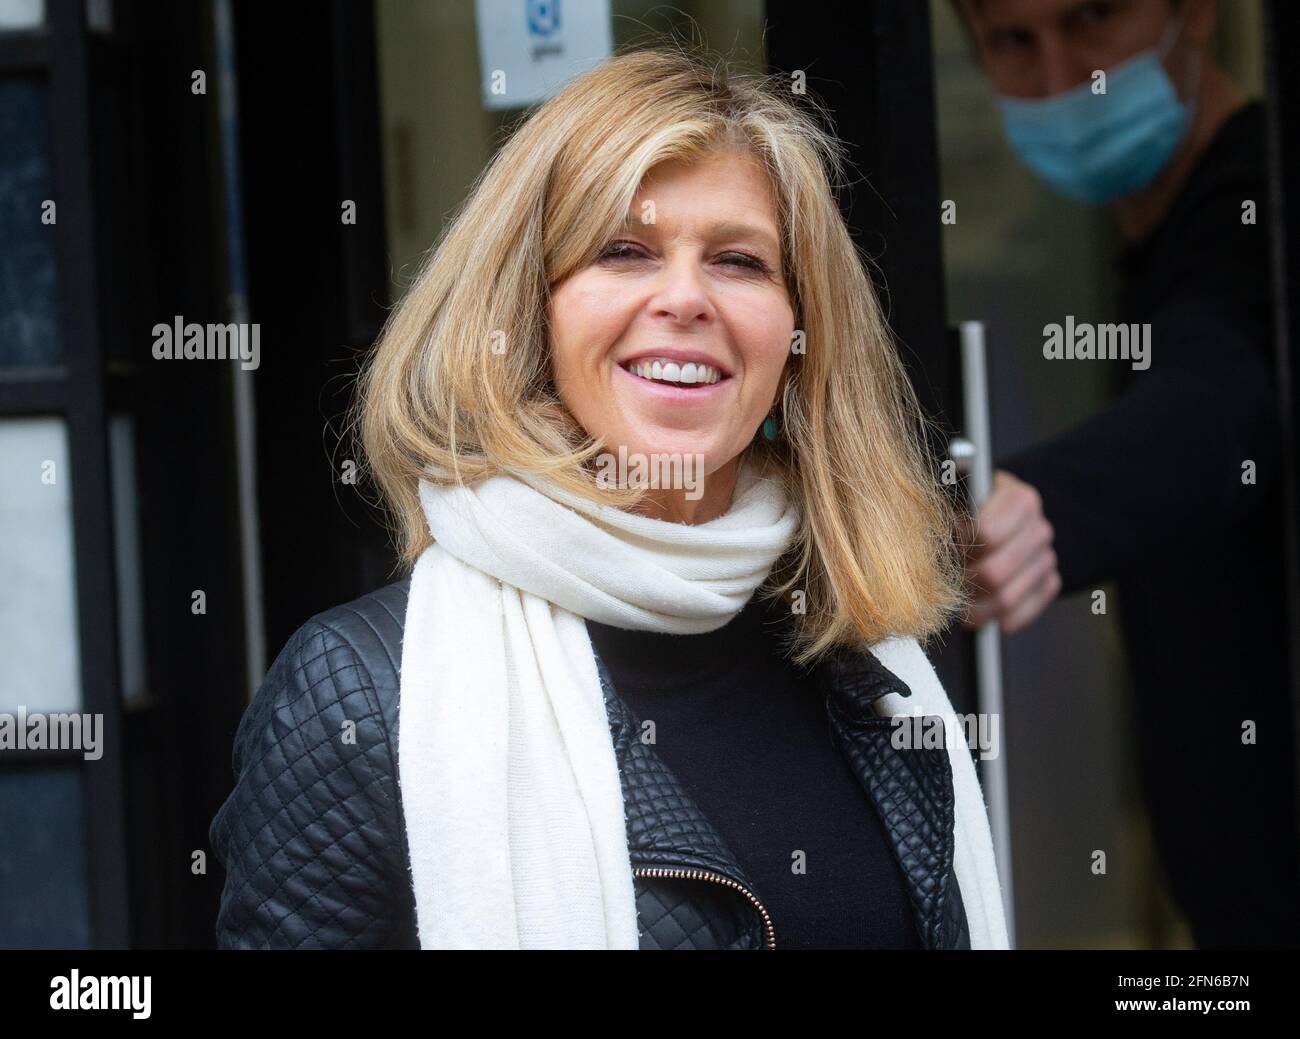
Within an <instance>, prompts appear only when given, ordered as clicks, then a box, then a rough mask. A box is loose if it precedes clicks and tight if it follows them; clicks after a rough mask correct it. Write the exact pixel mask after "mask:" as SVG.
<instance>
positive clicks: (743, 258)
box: [600, 242, 770, 274]
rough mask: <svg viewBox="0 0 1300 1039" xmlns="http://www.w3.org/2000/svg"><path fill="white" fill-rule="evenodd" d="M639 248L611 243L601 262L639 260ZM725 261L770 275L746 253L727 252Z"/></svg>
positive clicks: (626, 244) (756, 260)
mask: <svg viewBox="0 0 1300 1039" xmlns="http://www.w3.org/2000/svg"><path fill="white" fill-rule="evenodd" d="M640 248H641V247H640V246H638V245H634V244H633V243H631V242H611V243H610V244H609V245H607V246H605V248H604V249H603V250H602V251H601V254H600V258H601V259H602V260H636V259H640V258H641V254H640ZM722 256H723V258H724V259H725V261H726V262H727V263H729V264H731V265H732V266H737V267H745V268H748V269H749V270H753V271H758V272H760V273H763V274H767V273H770V271H769V268H768V266H767V264H766V263H764V262H763V261H762V260H760V259H759V258H758V257H757V256H750V255H749V254H748V253H737V252H727V253H723V254H722Z"/></svg>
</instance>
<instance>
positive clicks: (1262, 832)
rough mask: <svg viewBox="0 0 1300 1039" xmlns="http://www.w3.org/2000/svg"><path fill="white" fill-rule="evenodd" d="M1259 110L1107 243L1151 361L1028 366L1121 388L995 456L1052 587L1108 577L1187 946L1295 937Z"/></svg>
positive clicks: (1129, 318) (1128, 317) (1241, 118)
mask: <svg viewBox="0 0 1300 1039" xmlns="http://www.w3.org/2000/svg"><path fill="white" fill-rule="evenodd" d="M1265 114H1266V113H1265V110H1264V107H1263V105H1262V104H1261V103H1260V102H1252V103H1250V104H1248V105H1246V106H1245V107H1243V108H1241V109H1239V110H1237V111H1236V112H1235V113H1233V115H1232V116H1230V117H1229V119H1228V120H1227V121H1226V122H1225V123H1224V125H1223V126H1222V127H1221V128H1220V130H1219V132H1218V133H1217V135H1216V136H1215V138H1214V140H1213V141H1212V142H1211V143H1210V145H1209V146H1208V147H1207V149H1206V151H1205V152H1204V153H1203V154H1202V155H1201V157H1200V158H1199V160H1198V162H1197V164H1196V166H1195V167H1194V169H1193V170H1192V172H1191V173H1190V175H1189V177H1188V180H1187V182H1186V183H1185V185H1184V187H1183V190H1182V192H1181V193H1180V195H1179V197H1178V198H1177V200H1176V201H1175V202H1174V204H1173V205H1172V206H1171V208H1170V209H1169V211H1168V212H1167V213H1166V214H1165V216H1164V217H1163V219H1162V220H1161V221H1160V223H1159V224H1158V226H1156V227H1155V228H1154V229H1153V230H1152V231H1151V232H1150V233H1149V234H1148V235H1147V236H1146V237H1144V238H1143V239H1141V240H1139V241H1136V242H1133V243H1130V244H1129V245H1127V246H1126V247H1125V248H1124V249H1123V251H1122V252H1121V254H1120V256H1119V258H1118V261H1117V269H1118V273H1119V276H1120V295H1119V300H1118V303H1119V308H1118V309H1119V313H1118V314H1117V315H1116V317H1117V320H1118V321H1120V322H1125V323H1129V322H1133V323H1144V322H1149V323H1150V326H1151V352H1150V367H1149V368H1148V369H1147V370H1140V371H1138V370H1132V368H1131V367H1130V364H1129V362H1127V361H1123V360H1113V361H1084V360H1057V361H1052V362H1049V361H1047V360H1038V361H1037V363H1044V364H1045V363H1057V364H1098V363H1110V364H1116V365H1121V366H1122V368H1123V370H1124V373H1125V375H1124V378H1125V382H1126V384H1127V385H1126V387H1125V389H1124V392H1123V393H1122V395H1121V396H1120V397H1119V398H1118V400H1116V401H1115V403H1114V404H1112V405H1111V406H1110V407H1108V408H1107V409H1105V410H1104V411H1102V412H1101V413H1099V414H1097V415H1095V416H1093V417H1092V418H1090V419H1089V420H1087V421H1085V422H1084V423H1082V424H1081V425H1079V426H1077V427H1076V428H1074V429H1072V430H1071V431H1069V432H1068V433H1066V434H1065V435H1063V436H1061V437H1058V438H1056V439H1054V440H1052V441H1050V442H1048V443H1045V444H1042V445H1040V446H1037V447H1035V448H1033V449H1031V450H1029V451H1026V452H1023V453H1021V454H1018V455H1016V456H1015V457H1012V458H1008V459H1005V460H1003V461H1002V462H1001V463H1000V465H999V467H1000V468H1002V469H1005V470H1007V471H1009V472H1011V473H1013V474H1014V475H1016V476H1018V477H1019V478H1020V479H1022V480H1024V481H1026V482H1027V483H1030V484H1032V485H1033V486H1034V487H1035V488H1037V489H1038V491H1039V493H1040V494H1041V495H1042V499H1043V509H1044V513H1045V514H1046V516H1047V519H1048V520H1049V521H1050V522H1051V523H1052V525H1053V527H1054V528H1055V532H1056V533H1055V549H1056V553H1057V558H1058V561H1059V567H1060V571H1061V576H1062V581H1063V585H1064V589H1065V591H1066V592H1071V591H1078V590H1086V589H1092V588H1095V587H1096V586H1097V585H1098V584H1100V583H1101V582H1103V581H1108V580H1111V579H1116V580H1117V581H1118V583H1119V598H1120V604H1119V605H1120V609H1119V615H1120V619H1121V623H1122V630H1123V633H1124V638H1125V643H1126V648H1127V652H1128V657H1129V663H1130V668H1131V670H1132V673H1133V678H1134V687H1135V704H1134V708H1135V712H1136V721H1137V726H1138V738H1139V743H1140V757H1141V769H1142V777H1143V782H1144V787H1145V790H1146V793H1147V797H1148V802H1149V805H1150V808H1151V814H1152V823H1153V828H1154V830H1155V836H1156V841H1157V845H1158V847H1159V849H1160V852H1161V857H1162V859H1163V861H1164V866H1165V869H1166V871H1167V873H1168V875H1169V878H1170V882H1171V886H1172V887H1173V889H1174V893H1175V896H1176V897H1177V898H1178V900H1179V902H1180V904H1181V905H1182V908H1183V909H1184V910H1185V911H1186V912H1187V914H1188V916H1189V918H1190V920H1191V922H1192V925H1193V929H1194V930H1195V932H1196V935H1197V939H1198V943H1200V944H1202V945H1248V944H1257V943H1258V944H1272V943H1279V942H1280V943H1282V944H1291V945H1294V944H1295V943H1296V941H1297V940H1300V933H1297V928H1298V927H1300V912H1298V910H1297V894H1296V889H1297V886H1298V881H1297V868H1296V848H1295V844H1296V809H1295V800H1294V797H1295V785H1294V771H1293V768H1294V764H1293V751H1292V745H1293V740H1292V731H1293V730H1292V725H1293V722H1292V716H1291V704H1290V689H1289V678H1288V669H1287V652H1288V648H1287V635H1286V627H1285V613H1286V600H1285V590H1284V584H1283V557H1282V551H1283V518H1282V507H1281V485H1282V473H1281V457H1280V451H1279V441H1280V436H1281V433H1280V426H1279V419H1278V406H1277V403H1276V388H1275V387H1276V377H1275V375H1274V361H1273V350H1274V346H1273V328H1274V326H1273V300H1272V292H1271V280H1270V279H1271V274H1270V262H1269V257H1270V251H1269V233H1270V232H1269V227H1270V223H1271V222H1274V220H1275V217H1274V215H1273V214H1272V213H1271V206H1270V202H1269V188H1268V180H1267V167H1266V159H1265V147H1266V120H1265ZM1252 206H1253V209H1254V220H1253V222H1251V221H1249V220H1248V219H1243V217H1244V215H1248V214H1249V213H1250V209H1251V207H1252ZM1249 463H1253V469H1254V481H1255V482H1253V483H1250V482H1246V481H1244V480H1243V473H1244V472H1246V471H1247V470H1248V469H1249ZM1244 467H1245V468H1244ZM1247 723H1253V724H1254V725H1255V731H1256V733H1257V742H1256V743H1253V744H1252V743H1249V742H1243V739H1242V733H1243V726H1245V725H1247Z"/></svg>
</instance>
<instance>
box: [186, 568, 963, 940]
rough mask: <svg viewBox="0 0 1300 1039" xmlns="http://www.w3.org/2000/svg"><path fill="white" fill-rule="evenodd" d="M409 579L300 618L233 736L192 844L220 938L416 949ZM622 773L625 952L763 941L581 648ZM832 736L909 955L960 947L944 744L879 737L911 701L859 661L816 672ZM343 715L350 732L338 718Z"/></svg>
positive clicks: (688, 811)
mask: <svg viewBox="0 0 1300 1039" xmlns="http://www.w3.org/2000/svg"><path fill="white" fill-rule="evenodd" d="M409 588H410V581H409V578H408V579H407V580H405V581H399V582H397V583H394V584H390V585H388V586H387V587H385V588H381V589H379V590H378V591H376V592H372V593H370V594H369V595H365V596H362V597H361V598H360V599H357V600H355V601H354V602H351V603H348V604H346V605H343V606H338V607H335V608H334V609H331V610H327V611H325V612H324V613H321V614H318V615H317V616H316V617H313V618H312V619H311V620H309V621H308V622H307V623H306V624H304V625H303V626H302V627H301V628H299V629H298V631H297V632H295V633H294V635H293V636H292V637H291V638H290V639H289V641H288V643H286V644H285V647H284V649H283V650H281V652H280V655H279V656H278V657H277V658H276V660H275V663H274V664H273V665H272V667H271V670H270V671H269V672H268V674H267V676H266V679H265V681H264V682H263V684H262V686H261V688H260V689H259V690H258V692H257V695H256V696H255V697H254V699H253V702H252V703H251V704H250V705H249V707H248V709H247V711H246V712H245V713H244V717H243V719H242V720H241V722H240V724H239V729H238V731H237V732H236V734H235V746H234V769H235V776H236V783H235V788H234V790H233V791H232V792H231V794H230V796H229V797H227V798H226V801H225V803H224V804H222V806H221V808H220V810H219V811H218V812H217V815H216V817H215V818H214V819H213V821H212V825H211V828H210V832H209V839H210V841H211V844H212V848H213V851H214V852H215V854H216V857H217V858H218V859H219V860H220V861H221V863H222V865H223V866H224V867H225V870H226V880H225V887H224V889H223V891H222V895H221V908H220V911H219V914H218V917H217V928H216V931H217V945H218V946H219V947H222V948H418V947H419V940H418V938H417V933H416V923H415V899H414V894H413V890H412V887H411V879H410V860H409V858H408V851H407V846H406V833H405V828H404V825H403V818H402V802H401V792H400V790H399V789H398V778H397V767H396V752H397V720H398V664H399V663H400V660H401V640H402V623H403V619H404V617H405V615H406V599H407V594H408V591H409ZM596 662H597V668H598V671H599V674H600V679H601V683H602V686H603V688H604V693H605V707H606V711H607V713H608V716H609V724H610V733H611V735H612V737H613V741H614V749H615V753H616V757H617V761H618V766H619V775H620V779H621V782H622V789H623V801H624V807H625V809H626V815H627V838H628V849H629V852H630V858H631V862H632V867H633V874H634V877H633V884H634V888H635V891H636V908H637V917H638V925H639V928H640V931H641V942H640V946H641V948H642V949H764V948H768V949H770V948H776V947H779V941H780V937H779V935H780V931H779V928H780V921H779V920H776V921H774V920H772V919H771V918H770V916H769V914H768V912H767V910H766V909H765V908H764V907H763V904H762V901H761V899H760V894H759V892H757V891H755V889H754V885H753V884H752V883H751V882H750V881H749V879H748V878H747V877H746V876H745V872H744V870H743V869H741V867H740V864H739V863H738V862H737V861H736V860H735V858H734V857H733V856H732V854H731V852H730V851H729V850H728V848H727V846H726V844H725V843H724V842H723V840H722V838H721V836H720V835H719V834H718V833H717V831H716V830H715V829H714V828H713V827H712V826H711V825H710V823H709V820H708V819H707V818H705V816H704V815H703V813H702V812H701V811H700V809H699V808H698V807H697V806H696V805H695V803H694V801H693V800H692V799H691V797H690V795H689V794H688V793H687V791H686V790H685V789H684V788H683V787H682V786H681V784H680V783H678V781H677V779H676V778H675V777H674V776H673V774H672V772H670V771H669V770H668V768H667V766H666V765H665V764H664V763H663V761H662V760H660V758H659V757H658V756H657V755H656V754H655V751H654V749H653V747H651V746H648V745H646V744H644V743H642V742H641V741H640V740H639V739H638V738H637V736H636V733H637V732H639V731H640V726H639V721H638V719H636V718H635V717H634V716H633V715H632V713H631V711H630V709H629V708H628V707H627V705H626V704H624V703H623V701H622V700H621V699H620V698H619V696H618V695H617V693H616V692H615V690H614V687H613V683H612V681H611V680H610V677H609V672H608V670H607V669H606V668H605V666H604V664H603V662H602V661H601V660H600V658H599V655H597V661H596ZM818 682H819V683H820V685H821V687H822V689H823V690H824V691H825V693H826V698H827V711H828V714H829V718H830V724H831V728H832V731H833V732H834V734H835V738H836V743H837V745H838V746H839V748H840V750H841V751H842V752H843V753H844V754H845V755H846V757H847V760H848V761H849V762H850V764H851V765H852V768H853V772H854V774H855V775H857V777H858V778H859V780H860V781H861V782H862V785H863V788H864V789H865V790H866V791H867V792H868V794H869V795H870V797H871V800H872V802H873V803H874V805H875V807H876V809H877V811H878V812H879V813H880V818H881V819H882V820H883V822H884V824H885V829H886V831H887V832H888V833H889V837H890V841H891V843H892V845H893V851H894V854H895V856H896V857H897V859H898V862H899V863H900V865H901V866H902V869H903V873H904V876H905V877H906V881H907V892H908V896H909V898H910V899H911V902H912V908H913V912H914V914H915V920H916V927H917V933H918V935H919V936H920V939H921V942H922V944H923V945H924V946H925V947H926V948H944V949H948V948H969V947H970V935H969V931H968V928H967V923H966V913H965V910H964V909H963V907H962V901H961V893H960V891H959V889H958V886H957V877H956V873H955V872H954V870H953V825H954V824H953V784H952V775H951V770H950V766H949V762H948V754H947V751H946V750H944V749H943V748H934V747H919V748H915V749H909V750H902V749H896V748H895V747H894V746H893V743H892V740H891V735H892V724H891V722H890V720H889V719H888V718H886V717H882V716H878V715H877V714H876V713H875V712H874V710H873V707H872V704H873V702H874V701H875V700H877V699H878V698H879V697H881V696H884V695H885V694H887V693H890V692H897V693H899V694H901V695H903V696H909V695H911V694H910V692H909V691H908V689H907V688H906V686H905V685H903V683H902V682H901V681H900V680H899V679H898V678H897V677H896V676H894V675H893V674H892V673H891V672H889V671H888V670H886V669H885V667H884V666H883V665H881V664H880V663H879V662H878V661H877V660H876V658H875V657H874V656H872V655H871V654H869V653H862V654H856V653H851V652H841V653H839V654H836V655H834V656H831V657H827V658H824V659H823V662H822V663H821V664H819V665H818ZM349 722H351V723H353V724H354V725H355V733H354V738H353V736H352V735H350V726H349V725H348V724H347V723H349Z"/></svg>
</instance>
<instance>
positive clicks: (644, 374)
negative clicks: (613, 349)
mask: <svg viewBox="0 0 1300 1039" xmlns="http://www.w3.org/2000/svg"><path fill="white" fill-rule="evenodd" d="M627 370H628V371H630V372H631V373H632V374H633V375H639V376H640V377H641V378H643V379H653V380H654V381H656V382H675V383H680V384H681V385H683V386H691V385H699V386H708V385H712V384H713V383H715V382H717V381H718V380H719V379H721V378H722V373H721V372H720V371H719V370H718V369H717V368H714V367H712V366H711V365H707V364H696V363H694V362H693V361H688V362H687V363H686V364H677V363H676V362H675V361H665V360H654V361H634V362H633V363H632V364H630V365H628V366H627Z"/></svg>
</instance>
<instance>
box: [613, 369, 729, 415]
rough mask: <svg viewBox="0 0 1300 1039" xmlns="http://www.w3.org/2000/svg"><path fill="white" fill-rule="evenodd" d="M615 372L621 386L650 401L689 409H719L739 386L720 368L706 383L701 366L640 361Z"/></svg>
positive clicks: (707, 370) (709, 376)
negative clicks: (734, 385) (705, 407)
mask: <svg viewBox="0 0 1300 1039" xmlns="http://www.w3.org/2000/svg"><path fill="white" fill-rule="evenodd" d="M614 368H615V371H616V373H617V374H616V376H615V378H617V379H618V380H619V382H620V384H625V385H628V386H629V387H630V388H631V390H632V392H634V393H638V394H644V395H645V396H646V399H649V400H654V401H666V402H668V403H670V404H679V405H686V406H688V407H689V406H693V405H710V406H712V405H716V404H717V403H718V402H719V401H720V400H722V399H723V397H724V396H727V395H730V393H731V389H732V384H733V383H734V382H735V380H734V379H733V378H732V377H731V376H729V375H723V374H722V373H721V372H720V371H719V370H718V369H716V368H711V369H706V372H705V375H706V381H704V382H701V381H700V376H701V371H700V368H699V366H697V365H694V364H691V363H689V362H688V363H687V364H685V365H682V366H679V365H676V364H674V363H672V362H671V361H668V362H663V361H659V360H654V361H636V362H629V363H628V364H627V365H626V366H624V365H615V366H614ZM634 369H635V370H634ZM708 380H711V381H708Z"/></svg>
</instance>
